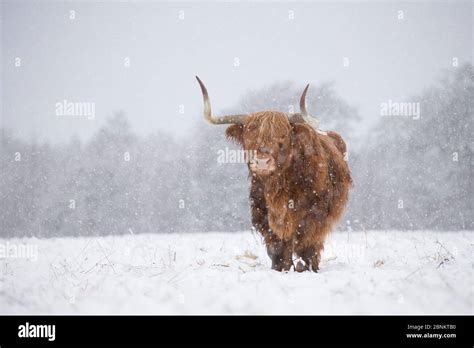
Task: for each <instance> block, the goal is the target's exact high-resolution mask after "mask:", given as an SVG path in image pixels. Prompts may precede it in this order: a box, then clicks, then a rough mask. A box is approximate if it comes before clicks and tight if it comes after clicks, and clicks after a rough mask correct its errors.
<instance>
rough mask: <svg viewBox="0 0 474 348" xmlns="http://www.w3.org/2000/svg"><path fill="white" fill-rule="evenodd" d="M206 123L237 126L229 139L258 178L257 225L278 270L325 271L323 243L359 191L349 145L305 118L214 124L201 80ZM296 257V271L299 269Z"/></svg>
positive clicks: (222, 119) (259, 117)
mask: <svg viewBox="0 0 474 348" xmlns="http://www.w3.org/2000/svg"><path fill="white" fill-rule="evenodd" d="M196 78H197V80H198V82H199V85H200V87H201V90H202V94H203V99H204V117H205V118H206V120H207V121H209V122H210V123H212V124H231V125H230V126H229V127H228V128H227V130H226V135H227V137H228V138H230V139H232V140H234V141H235V142H236V143H238V144H240V145H241V146H242V147H243V149H244V150H247V151H246V152H249V151H252V152H254V153H256V156H253V158H251V159H250V160H249V161H248V168H249V177H250V179H251V188H250V205H251V211H252V224H253V226H254V227H255V228H256V230H258V231H259V233H260V234H261V235H262V236H263V239H264V241H265V245H266V248H267V253H268V256H269V257H270V259H271V261H272V269H275V270H278V271H289V270H290V269H291V266H294V269H295V270H296V271H298V272H302V271H305V270H312V271H314V272H317V271H318V270H319V262H320V260H321V252H322V251H323V248H324V241H325V239H326V237H327V235H328V234H329V232H330V231H331V228H332V227H333V226H334V224H335V223H336V222H337V221H338V220H339V218H340V217H341V215H342V213H343V210H344V207H345V206H346V203H347V200H348V192H349V188H350V187H351V185H352V179H351V174H350V170H349V166H348V163H347V158H346V144H345V142H344V140H343V139H342V138H341V136H340V135H339V134H337V133H335V132H322V131H320V130H319V129H318V123H317V120H316V118H313V117H311V116H309V115H308V113H307V111H306V103H305V98H306V92H307V91H308V87H309V85H307V86H306V88H305V89H304V91H303V94H302V96H301V99H300V113H295V114H287V113H283V112H278V111H262V112H255V113H250V114H244V115H227V116H219V117H215V116H213V115H212V113H211V103H210V100H209V96H208V93H207V90H206V87H205V86H204V84H203V83H202V81H201V80H200V79H199V78H198V77H197V76H196ZM293 255H294V256H295V257H296V260H297V262H296V264H294V263H293V261H294V260H293Z"/></svg>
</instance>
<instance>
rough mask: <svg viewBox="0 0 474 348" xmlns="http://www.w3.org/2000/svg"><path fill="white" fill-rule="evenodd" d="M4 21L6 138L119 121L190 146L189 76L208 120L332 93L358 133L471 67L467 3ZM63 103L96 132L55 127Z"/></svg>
mask: <svg viewBox="0 0 474 348" xmlns="http://www.w3.org/2000/svg"><path fill="white" fill-rule="evenodd" d="M70 10H74V11H75V19H74V20H71V19H70V18H69V17H70ZM399 10H402V11H403V16H404V19H403V20H399V19H398V15H399V12H398V11H399ZM180 11H184V19H180V18H179V16H180ZM289 11H294V19H290V18H289ZM181 14H182V13H181ZM1 16H2V28H1V29H2V40H1V41H2V42H1V43H2V47H1V48H2V49H1V52H2V54H1V58H2V78H1V82H2V100H1V104H2V122H3V125H4V126H5V127H6V128H10V129H13V131H14V133H15V134H17V135H19V136H23V137H25V138H26V139H29V138H31V136H32V134H34V136H35V137H36V138H37V139H40V140H48V141H51V142H57V141H67V140H68V139H69V138H70V136H71V135H72V134H78V135H79V136H80V137H81V138H83V139H85V138H87V137H88V136H90V135H91V134H92V133H93V132H94V131H96V130H97V129H98V128H99V127H100V126H101V125H102V124H103V122H104V120H105V119H106V118H107V117H108V116H110V115H112V114H113V112H114V111H117V110H123V111H124V112H125V113H126V114H127V116H128V117H129V119H130V121H131V123H132V126H133V129H134V130H135V131H137V132H138V133H140V134H147V133H149V132H152V131H156V130H163V131H166V132H169V133H171V134H176V135H177V136H188V135H189V134H190V132H192V130H193V127H194V125H195V124H194V122H196V121H201V110H202V100H201V94H200V90H199V87H198V85H197V83H196V81H195V79H194V75H196V74H197V75H199V76H200V77H201V78H202V79H203V81H204V82H205V83H206V85H207V87H208V89H209V92H210V95H211V100H212V101H213V107H214V110H215V111H219V110H220V109H224V108H228V107H230V106H232V105H233V104H235V103H236V102H237V101H238V99H239V97H240V96H241V95H242V94H243V93H245V92H246V91H247V90H249V89H255V88H260V87H263V86H265V85H269V84H271V83H274V82H278V81H282V80H291V81H294V82H295V83H296V84H299V85H301V86H302V87H304V85H305V84H306V83H308V82H309V83H312V84H314V85H317V84H319V83H321V82H324V81H328V80H333V81H335V83H336V89H337V92H338V93H339V95H340V96H341V97H343V98H344V99H345V100H347V101H348V102H350V103H351V104H353V105H355V106H356V107H357V108H358V110H359V111H360V114H361V115H362V117H363V119H364V122H363V124H361V131H364V130H366V129H367V128H368V127H369V126H370V125H371V124H372V123H373V121H374V120H375V119H376V118H377V117H379V116H378V115H379V108H380V103H381V102H383V101H386V100H388V99H392V100H399V101H403V100H406V99H408V98H409V97H410V96H412V95H414V94H417V93H420V92H421V91H422V90H423V89H424V88H426V87H428V86H429V85H430V84H432V83H433V82H434V81H435V79H436V78H437V76H438V74H439V73H440V72H441V71H442V70H446V69H453V67H452V59H453V57H457V58H458V59H459V62H460V64H461V63H463V62H468V61H472V3H471V2H456V3H452V2H435V3H430V2H422V3H396V2H389V3H380V2H337V3H332V2H331V3H329V2H316V3H312V2H300V3H298V2H275V3H263V2H229V3H219V2H199V1H195V2H192V3H191V2H186V3H167V2H153V3H151V2H101V3H89V2H53V3H40V2H35V3H32V2H20V3H19V2H15V1H11V2H3V3H2V13H1ZM16 57H19V58H21V66H20V67H15V58H16ZM126 57H129V58H130V63H131V65H130V67H128V68H127V67H125V66H124V59H125V58H126ZM236 57H237V58H238V59H239V63H240V65H239V66H234V59H235V58H236ZM344 57H348V59H349V66H348V67H344V66H343V59H344ZM310 94H312V95H315V94H317V90H314V89H313V90H310ZM64 99H66V100H68V101H72V102H93V103H95V105H96V106H95V107H96V115H95V119H94V120H88V119H87V118H86V117H72V116H69V117H61V116H57V115H56V114H55V104H56V103H57V102H61V101H63V100H64ZM295 102H296V101H295ZM181 104H182V105H184V114H180V113H179V107H180V105H181ZM313 112H314V113H316V114H317V110H313ZM193 121H194V122H193ZM322 128H324V125H322Z"/></svg>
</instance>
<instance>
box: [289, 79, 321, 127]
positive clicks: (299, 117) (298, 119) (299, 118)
mask: <svg viewBox="0 0 474 348" xmlns="http://www.w3.org/2000/svg"><path fill="white" fill-rule="evenodd" d="M308 88H309V83H308V84H307V85H306V87H305V89H304V91H303V94H302V95H301V98H300V113H299V114H293V115H291V116H290V122H293V123H308V124H310V125H311V126H313V127H314V128H315V129H317V128H318V127H319V121H318V119H317V118H315V117H311V116H310V115H309V114H308V111H306V93H307V92H308Z"/></svg>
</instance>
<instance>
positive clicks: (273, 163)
mask: <svg viewBox="0 0 474 348" xmlns="http://www.w3.org/2000/svg"><path fill="white" fill-rule="evenodd" d="M196 78H197V80H198V82H199V85H200V86H201V90H202V95H203V99H204V118H205V119H206V120H207V121H209V122H210V123H212V124H231V126H229V127H228V128H227V130H226V135H227V136H228V137H229V138H231V139H232V140H234V141H236V142H237V143H239V144H240V145H242V147H243V148H244V150H246V153H247V154H254V155H253V156H250V158H249V161H248V166H249V170H250V171H251V172H252V174H255V175H259V176H266V175H272V174H273V173H275V172H279V171H280V170H285V169H287V168H288V167H289V166H290V165H291V162H292V158H293V156H294V151H292V148H293V145H292V144H293V141H292V140H293V139H292V137H293V136H298V133H299V132H301V131H303V129H302V128H301V125H302V124H305V123H309V124H310V125H311V126H313V127H315V128H317V126H318V125H317V120H316V119H315V118H313V117H310V116H309V115H308V113H307V111H306V103H305V98H306V92H307V91H308V87H309V85H307V86H306V88H305V89H304V91H303V94H302V96H301V99H300V113H296V114H290V115H289V114H287V113H283V112H278V111H262V112H254V113H250V114H241V115H226V116H217V117H216V116H213V115H212V112H211V102H210V100H209V95H208V93H207V89H206V87H205V86H204V83H202V81H201V80H200V79H199V77H197V76H196Z"/></svg>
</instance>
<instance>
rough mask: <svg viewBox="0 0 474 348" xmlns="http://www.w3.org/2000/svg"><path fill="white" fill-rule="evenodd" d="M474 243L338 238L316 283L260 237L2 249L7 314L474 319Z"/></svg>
mask: <svg viewBox="0 0 474 348" xmlns="http://www.w3.org/2000/svg"><path fill="white" fill-rule="evenodd" d="M473 235H474V233H473V232H443V233H440V232H430V231H417V232H397V231H369V232H367V233H364V232H349V233H347V232H338V233H333V234H332V235H331V237H330V239H329V240H328V242H327V243H326V250H325V253H324V255H323V259H322V262H321V271H320V273H317V274H315V273H310V272H305V273H296V272H293V271H292V272H290V273H279V272H275V271H272V270H270V260H269V258H268V257H267V255H266V253H265V249H264V246H263V245H262V242H261V240H260V238H259V237H258V236H257V235H256V234H255V233H252V232H241V233H187V234H145V235H143V234H142V235H133V234H129V235H125V236H110V237H103V238H100V237H94V238H56V239H43V240H39V239H35V238H29V239H8V240H6V239H3V240H2V239H0V246H1V247H2V249H1V251H3V255H2V256H3V258H1V259H0V266H1V270H0V313H1V314H26V313H34V314H53V313H54V314H63V313H72V314H77V313H80V314H95V313H102V314H106V313H120V314H127V313H137V314H139V313H143V314H267V313H268V314H273V313H274V314H372V313H373V314H376V313H378V314H389V313H398V314H405V313H409V314H411V313H413V314H436V313H442V314H460V313H463V314H473V277H472V276H473V273H472V261H473V257H472V255H473V253H472V243H473ZM7 250H9V254H8V257H5V256H7V255H6V251H7ZM15 253H16V254H15Z"/></svg>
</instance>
